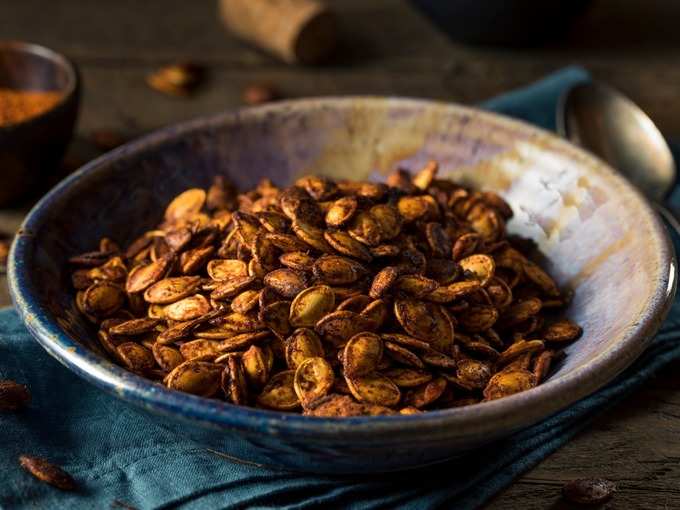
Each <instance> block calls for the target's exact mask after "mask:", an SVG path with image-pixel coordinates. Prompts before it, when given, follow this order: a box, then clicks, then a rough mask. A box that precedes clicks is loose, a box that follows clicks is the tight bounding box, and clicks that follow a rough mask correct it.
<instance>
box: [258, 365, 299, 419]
mask: <svg viewBox="0 0 680 510" xmlns="http://www.w3.org/2000/svg"><path fill="white" fill-rule="evenodd" d="M294 381H295V371H293V370H284V371H283V372H279V373H278V374H276V375H274V376H273V377H272V378H271V379H269V382H268V383H267V385H266V386H265V387H264V389H263V390H262V392H261V393H260V394H259V395H258V397H257V403H258V404H260V405H261V406H263V407H267V408H269V409H275V410H277V411H292V410H293V409H295V408H296V407H299V406H300V399H299V398H298V396H297V393H296V392H295V386H294Z"/></svg>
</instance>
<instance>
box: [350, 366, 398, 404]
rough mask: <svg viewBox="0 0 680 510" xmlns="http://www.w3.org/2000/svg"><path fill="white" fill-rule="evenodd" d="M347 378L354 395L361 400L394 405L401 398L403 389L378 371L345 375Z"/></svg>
mask: <svg viewBox="0 0 680 510" xmlns="http://www.w3.org/2000/svg"><path fill="white" fill-rule="evenodd" d="M345 380H346V381H347V386H349V389H350V391H351V392H352V395H353V396H354V398H356V399H357V400H358V401H359V402H365V403H367V404H376V405H381V406H385V407H392V406H395V405H397V404H398V403H399V400H400V399H401V391H399V388H398V387H397V385H396V384H394V383H393V382H392V381H391V380H390V379H388V378H387V377H385V376H384V375H382V374H380V373H378V372H373V373H372V374H367V375H359V376H354V377H348V376H345Z"/></svg>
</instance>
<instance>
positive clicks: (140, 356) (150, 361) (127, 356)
mask: <svg viewBox="0 0 680 510" xmlns="http://www.w3.org/2000/svg"><path fill="white" fill-rule="evenodd" d="M116 351H117V352H118V357H119V359H120V360H121V361H122V362H123V363H124V364H125V367H126V368H127V369H128V370H130V371H131V372H136V373H144V372H146V371H147V370H150V369H152V368H153V367H154V365H155V361H156V360H155V359H154V357H153V354H152V353H151V351H150V350H149V349H147V348H146V347H144V346H142V345H139V344H138V343H135V342H125V343H122V344H120V345H119V346H118V347H116Z"/></svg>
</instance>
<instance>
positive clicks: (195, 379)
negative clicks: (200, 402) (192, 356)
mask: <svg viewBox="0 0 680 510" xmlns="http://www.w3.org/2000/svg"><path fill="white" fill-rule="evenodd" d="M221 376H222V366H220V365H217V364H215V363H211V362H209V361H185V362H184V363H181V364H180V365H178V366H176V367H175V368H174V369H173V370H172V372H170V373H169V374H168V376H167V379H166V385H167V387H168V388H170V389H173V390H179V391H183V392H185V393H191V394H192V395H198V396H201V397H212V396H213V395H215V393H217V392H218V391H219V389H220V385H221Z"/></svg>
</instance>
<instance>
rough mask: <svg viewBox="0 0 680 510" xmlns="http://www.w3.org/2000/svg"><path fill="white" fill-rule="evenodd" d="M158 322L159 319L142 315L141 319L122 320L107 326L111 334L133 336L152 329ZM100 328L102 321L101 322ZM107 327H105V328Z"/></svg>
mask: <svg viewBox="0 0 680 510" xmlns="http://www.w3.org/2000/svg"><path fill="white" fill-rule="evenodd" d="M159 323H160V319H153V318H149V317H142V318H141V319H131V320H128V321H126V320H123V321H122V322H119V323H118V324H116V325H115V326H112V327H110V328H108V330H109V333H110V334H112V335H125V336H134V335H141V334H143V333H147V332H149V331H151V330H153V329H154V328H155V327H156V326H157V325H158V324H159ZM102 328H104V323H103V322H102ZM105 329H107V328H105Z"/></svg>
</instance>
